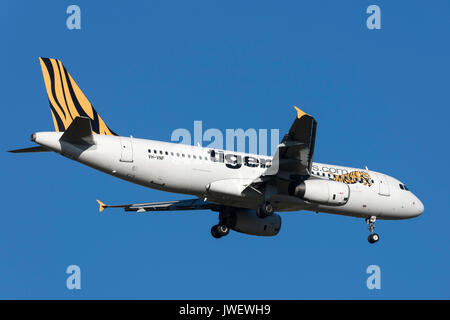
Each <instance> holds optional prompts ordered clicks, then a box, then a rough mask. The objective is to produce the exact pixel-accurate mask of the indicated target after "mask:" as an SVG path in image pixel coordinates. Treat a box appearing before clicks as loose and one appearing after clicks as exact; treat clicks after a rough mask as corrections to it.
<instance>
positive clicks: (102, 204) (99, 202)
mask: <svg viewBox="0 0 450 320" xmlns="http://www.w3.org/2000/svg"><path fill="white" fill-rule="evenodd" d="M97 202H98V204H99V205H100V207H99V208H98V211H99V212H102V211H103V210H105V208H106V207H107V205H106V204H104V203H103V202H101V201H100V200H97Z"/></svg>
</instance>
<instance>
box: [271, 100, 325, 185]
mask: <svg viewBox="0 0 450 320" xmlns="http://www.w3.org/2000/svg"><path fill="white" fill-rule="evenodd" d="M294 108H295V109H296V110H297V117H296V119H295V121H294V123H293V124H292V126H291V128H290V129H289V132H288V133H287V134H286V135H285V136H284V137H283V140H282V141H281V143H280V144H279V146H278V149H277V151H276V152H275V155H274V157H273V159H272V165H271V167H270V168H268V169H267V170H266V172H265V173H264V174H263V176H266V177H267V176H275V175H276V176H277V177H279V178H281V179H285V180H298V179H299V178H301V177H302V176H309V175H310V174H311V166H312V161H313V154H314V143H315V139H316V128H317V121H316V120H315V119H314V118H313V117H312V116H310V115H308V114H306V113H305V112H303V111H301V110H300V109H299V108H297V107H294ZM266 179H267V178H266ZM262 180H264V179H262Z"/></svg>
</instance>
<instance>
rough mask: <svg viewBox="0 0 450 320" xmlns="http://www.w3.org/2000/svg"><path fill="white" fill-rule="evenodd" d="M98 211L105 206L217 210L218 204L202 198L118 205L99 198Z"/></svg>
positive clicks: (133, 209)
mask: <svg viewBox="0 0 450 320" xmlns="http://www.w3.org/2000/svg"><path fill="white" fill-rule="evenodd" d="M97 202H98V203H99V205H100V207H99V211H100V212H102V211H103V210H104V209H106V208H124V210H125V211H136V212H147V211H177V210H208V209H210V210H218V208H219V206H218V205H216V204H214V203H211V202H207V201H203V200H202V199H198V198H196V199H189V200H178V201H163V202H148V203H133V204H120V205H106V204H104V203H103V202H101V201H100V200H97Z"/></svg>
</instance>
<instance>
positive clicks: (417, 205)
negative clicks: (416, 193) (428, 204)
mask: <svg viewBox="0 0 450 320" xmlns="http://www.w3.org/2000/svg"><path fill="white" fill-rule="evenodd" d="M415 198H416V199H414V202H413V205H414V207H415V208H416V210H417V213H418V215H421V214H422V212H423V210H425V207H424V206H423V203H422V201H420V200H419V198H417V197H415Z"/></svg>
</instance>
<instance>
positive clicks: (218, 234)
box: [211, 224, 230, 239]
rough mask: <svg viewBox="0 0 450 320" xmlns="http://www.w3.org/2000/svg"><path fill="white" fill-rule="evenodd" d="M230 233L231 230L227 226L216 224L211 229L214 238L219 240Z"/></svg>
mask: <svg viewBox="0 0 450 320" xmlns="http://www.w3.org/2000/svg"><path fill="white" fill-rule="evenodd" d="M228 233H230V228H228V227H227V226H226V225H225V224H216V225H214V226H212V228H211V234H212V236H213V237H214V238H216V239H219V238H222V237H225V236H226V235H227V234H228Z"/></svg>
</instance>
